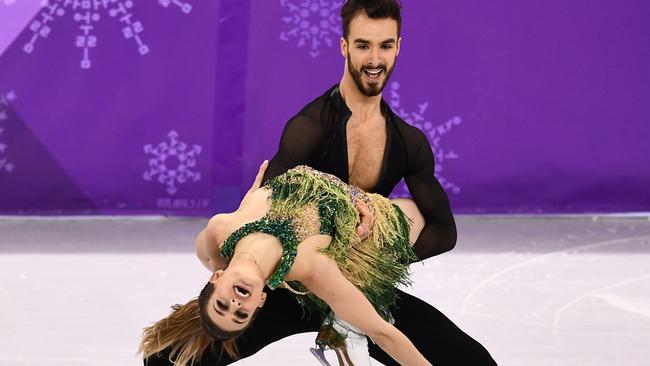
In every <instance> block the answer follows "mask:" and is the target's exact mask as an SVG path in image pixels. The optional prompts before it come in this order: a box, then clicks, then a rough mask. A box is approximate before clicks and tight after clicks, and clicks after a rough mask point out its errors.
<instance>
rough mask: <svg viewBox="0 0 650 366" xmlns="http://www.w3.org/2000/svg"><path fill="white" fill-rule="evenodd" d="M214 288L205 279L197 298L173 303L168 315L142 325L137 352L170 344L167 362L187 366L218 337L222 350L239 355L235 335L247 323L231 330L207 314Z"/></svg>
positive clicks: (149, 352)
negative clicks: (223, 327) (218, 323)
mask: <svg viewBox="0 0 650 366" xmlns="http://www.w3.org/2000/svg"><path fill="white" fill-rule="evenodd" d="M213 291H214V285H212V283H210V282H208V283H207V284H206V285H205V287H204V288H203V290H202V291H201V294H200V295H199V297H198V298H194V299H192V300H190V301H189V302H188V303H186V304H184V305H181V304H176V305H174V306H172V312H171V314H169V316H167V317H166V318H164V319H161V320H159V321H157V322H155V323H154V324H153V325H151V326H149V327H146V328H144V330H143V332H142V341H141V342H140V349H139V352H140V353H142V355H143V356H144V357H145V358H149V357H151V356H154V355H156V354H158V353H159V352H161V351H163V350H165V349H167V348H169V360H170V362H172V363H174V365H177V366H186V365H192V364H194V362H196V361H198V360H200V359H201V356H202V355H203V353H204V352H205V351H206V350H207V349H208V347H210V349H213V348H214V341H215V340H216V339H218V340H220V341H221V352H222V354H223V352H224V351H225V352H226V353H227V354H228V355H229V356H230V357H231V358H232V359H237V358H239V351H238V350H237V345H236V343H235V339H236V338H237V336H239V335H240V334H241V333H243V332H244V331H245V330H246V328H247V327H245V328H243V329H241V330H238V331H234V332H230V331H224V330H221V329H220V328H218V327H217V326H216V325H215V324H214V323H213V322H212V321H211V320H210V319H209V318H208V313H207V304H208V301H209V299H210V296H211V295H212V292H213ZM254 315H255V314H254ZM254 315H253V316H254ZM252 321H253V319H251V320H250V321H249V325H250V324H251V323H252Z"/></svg>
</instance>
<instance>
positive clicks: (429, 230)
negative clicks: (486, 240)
mask: <svg viewBox="0 0 650 366" xmlns="http://www.w3.org/2000/svg"><path fill="white" fill-rule="evenodd" d="M417 132H418V133H417V135H416V136H415V139H416V140H417V141H413V144H409V145H410V146H412V147H413V150H412V153H409V157H408V158H409V167H408V173H407V175H406V177H405V181H406V185H407V187H408V189H409V191H410V192H411V195H412V196H413V200H414V201H415V204H416V205H417V207H418V209H419V210H420V212H421V213H422V216H424V220H425V225H424V228H423V229H422V232H421V233H420V236H419V237H418V239H417V241H416V242H415V244H414V245H413V249H414V250H415V253H416V254H417V256H418V258H420V259H421V260H424V259H427V258H429V257H432V256H434V255H438V254H440V253H444V252H446V251H449V250H451V249H453V248H454V246H455V245H456V222H455V221H454V216H453V215H452V213H451V207H450V206H449V199H448V198H447V194H446V193H445V191H444V189H443V188H442V186H441V185H440V183H439V182H438V180H437V179H436V177H435V176H434V164H435V163H434V159H433V153H432V152H431V146H430V145H429V141H428V140H427V139H426V137H425V136H424V134H423V133H422V132H421V131H419V130H418V131H417Z"/></svg>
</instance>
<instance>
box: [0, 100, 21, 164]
mask: <svg viewBox="0 0 650 366" xmlns="http://www.w3.org/2000/svg"><path fill="white" fill-rule="evenodd" d="M16 98H17V97H16V93H15V92H13V91H10V92H8V93H5V94H0V172H5V173H11V172H13V170H14V168H15V165H14V164H13V163H11V162H10V161H9V158H7V157H6V155H5V154H6V152H7V150H8V149H9V145H7V143H5V142H4V141H2V135H3V134H4V132H5V126H4V125H5V122H6V121H7V120H8V119H9V113H7V109H8V107H9V104H10V103H11V102H13V101H14V100H16Z"/></svg>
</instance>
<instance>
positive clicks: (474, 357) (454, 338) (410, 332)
mask: <svg viewBox="0 0 650 366" xmlns="http://www.w3.org/2000/svg"><path fill="white" fill-rule="evenodd" d="M397 292H398V296H399V298H398V300H397V303H396V306H395V307H393V308H391V313H392V314H393V317H394V318H395V327H396V328H397V329H399V330H400V331H401V332H402V333H404V334H405V335H406V336H407V337H408V338H409V339H410V340H411V342H413V344H414V345H415V347H416V348H417V349H418V350H419V351H420V352H421V353H422V354H423V355H424V357H426V359H427V360H429V362H431V363H432V364H434V365H436V366H446V365H468V366H486V365H496V362H495V361H494V359H492V356H490V353H489V352H488V351H487V350H486V349H485V348H484V347H483V346H482V345H481V344H480V343H478V342H477V341H475V340H474V339H473V338H472V337H470V336H469V335H467V334H466V333H465V332H463V331H462V330H460V328H458V327H457V326H456V325H455V324H454V323H453V322H452V321H451V320H449V318H447V317H446V316H445V315H444V314H442V313H441V312H440V311H438V310H437V309H436V308H434V307H433V306H431V305H429V304H427V303H426V302H424V301H422V300H420V299H418V298H417V297H415V296H412V295H409V294H407V293H405V292H403V291H400V290H397ZM369 344H370V356H371V357H372V358H374V359H375V360H377V361H379V362H382V363H383V364H385V365H386V366H392V365H398V364H397V363H396V362H395V361H393V359H392V358H391V357H390V356H389V355H388V354H386V353H385V352H384V351H382V349H381V348H379V347H378V346H377V345H375V344H374V343H372V342H369Z"/></svg>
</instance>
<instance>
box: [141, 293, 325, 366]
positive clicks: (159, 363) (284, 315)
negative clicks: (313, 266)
mask: <svg viewBox="0 0 650 366" xmlns="http://www.w3.org/2000/svg"><path fill="white" fill-rule="evenodd" d="M321 324H322V321H321V319H320V316H319V315H318V314H313V315H311V316H310V315H309V314H306V315H305V316H304V317H303V310H302V307H301V306H300V305H299V304H298V303H297V301H296V299H295V296H294V295H292V294H291V293H289V291H286V290H281V289H278V290H275V291H269V292H268V293H267V297H266V303H265V304H264V307H262V309H261V310H260V312H259V314H258V315H257V317H256V318H255V320H254V322H253V324H252V325H251V327H250V328H249V329H248V330H247V331H246V332H245V333H244V335H242V336H241V337H240V338H239V339H238V340H237V346H238V348H239V353H240V359H241V358H245V357H248V356H251V355H253V354H254V353H256V352H257V351H259V350H261V349H262V348H264V347H266V346H267V345H269V344H271V343H273V342H275V341H278V340H280V339H282V338H285V337H288V336H290V335H293V334H298V333H305V332H318V330H319V329H320V326H321ZM214 348H215V350H213V351H207V352H205V353H204V354H203V357H202V358H201V362H200V363H199V364H198V365H203V366H208V365H209V366H219V365H228V364H231V363H233V362H235V361H237V360H236V359H232V358H230V357H229V356H228V354H226V353H223V354H221V345H220V343H219V342H218V341H216V342H215V347H214ZM304 351H305V352H307V349H305V350H304ZM168 357H169V350H165V351H163V352H161V354H159V355H158V356H157V357H150V358H148V359H145V360H144V364H145V365H147V366H163V365H164V366H171V365H172V363H170V362H169V360H168ZM195 365H197V364H195Z"/></svg>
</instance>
